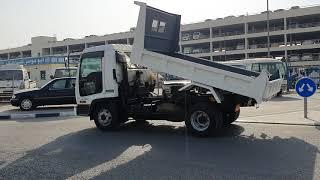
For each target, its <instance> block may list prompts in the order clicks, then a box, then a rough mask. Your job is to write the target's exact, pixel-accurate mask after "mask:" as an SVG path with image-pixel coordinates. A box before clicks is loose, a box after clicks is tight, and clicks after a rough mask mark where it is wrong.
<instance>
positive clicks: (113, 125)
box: [93, 103, 120, 131]
mask: <svg viewBox="0 0 320 180" xmlns="http://www.w3.org/2000/svg"><path fill="white" fill-rule="evenodd" d="M95 109H96V110H95V112H94V114H93V119H94V123H95V124H96V126H97V128H99V129H100V130H103V131H107V130H115V129H117V128H118V127H119V125H120V122H119V115H118V112H117V106H116V104H114V103H110V104H101V105H98V106H96V108H95Z"/></svg>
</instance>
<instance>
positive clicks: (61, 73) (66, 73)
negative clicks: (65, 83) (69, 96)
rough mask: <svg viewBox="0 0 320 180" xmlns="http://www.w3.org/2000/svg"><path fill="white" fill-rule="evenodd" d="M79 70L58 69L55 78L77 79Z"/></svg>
mask: <svg viewBox="0 0 320 180" xmlns="http://www.w3.org/2000/svg"><path fill="white" fill-rule="evenodd" d="M76 75H77V69H56V71H55V72H54V77H55V78H61V77H76Z"/></svg>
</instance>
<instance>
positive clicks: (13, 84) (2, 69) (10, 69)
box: [0, 64, 36, 97]
mask: <svg viewBox="0 0 320 180" xmlns="http://www.w3.org/2000/svg"><path fill="white" fill-rule="evenodd" d="M35 87H36V83H35V82H34V81H31V80H30V79H29V75H28V72H27V70H26V69H25V68H24V67H23V66H22V65H16V64H7V65H2V66H0V96H1V97H11V96H12V94H13V93H14V92H15V91H17V90H23V89H29V88H35Z"/></svg>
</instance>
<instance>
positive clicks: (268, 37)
mask: <svg viewBox="0 0 320 180" xmlns="http://www.w3.org/2000/svg"><path fill="white" fill-rule="evenodd" d="M269 15H270V13H269V0H267V31H268V36H267V46H268V58H269V57H270V22H269Z"/></svg>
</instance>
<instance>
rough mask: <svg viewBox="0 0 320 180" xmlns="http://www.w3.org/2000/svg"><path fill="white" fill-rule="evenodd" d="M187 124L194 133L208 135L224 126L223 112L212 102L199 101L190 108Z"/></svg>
mask: <svg viewBox="0 0 320 180" xmlns="http://www.w3.org/2000/svg"><path fill="white" fill-rule="evenodd" d="M185 124H186V127H187V129H188V130H189V131H190V132H191V133H192V134H194V135H197V136H208V135H210V134H211V133H214V132H216V131H218V130H219V129H220V128H221V127H222V113H221V111H220V110H219V109H218V108H217V107H216V106H214V105H212V104H209V103H198V104H195V105H194V106H192V107H191V108H190V110H189V113H188V117H187V119H186V120H185Z"/></svg>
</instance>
